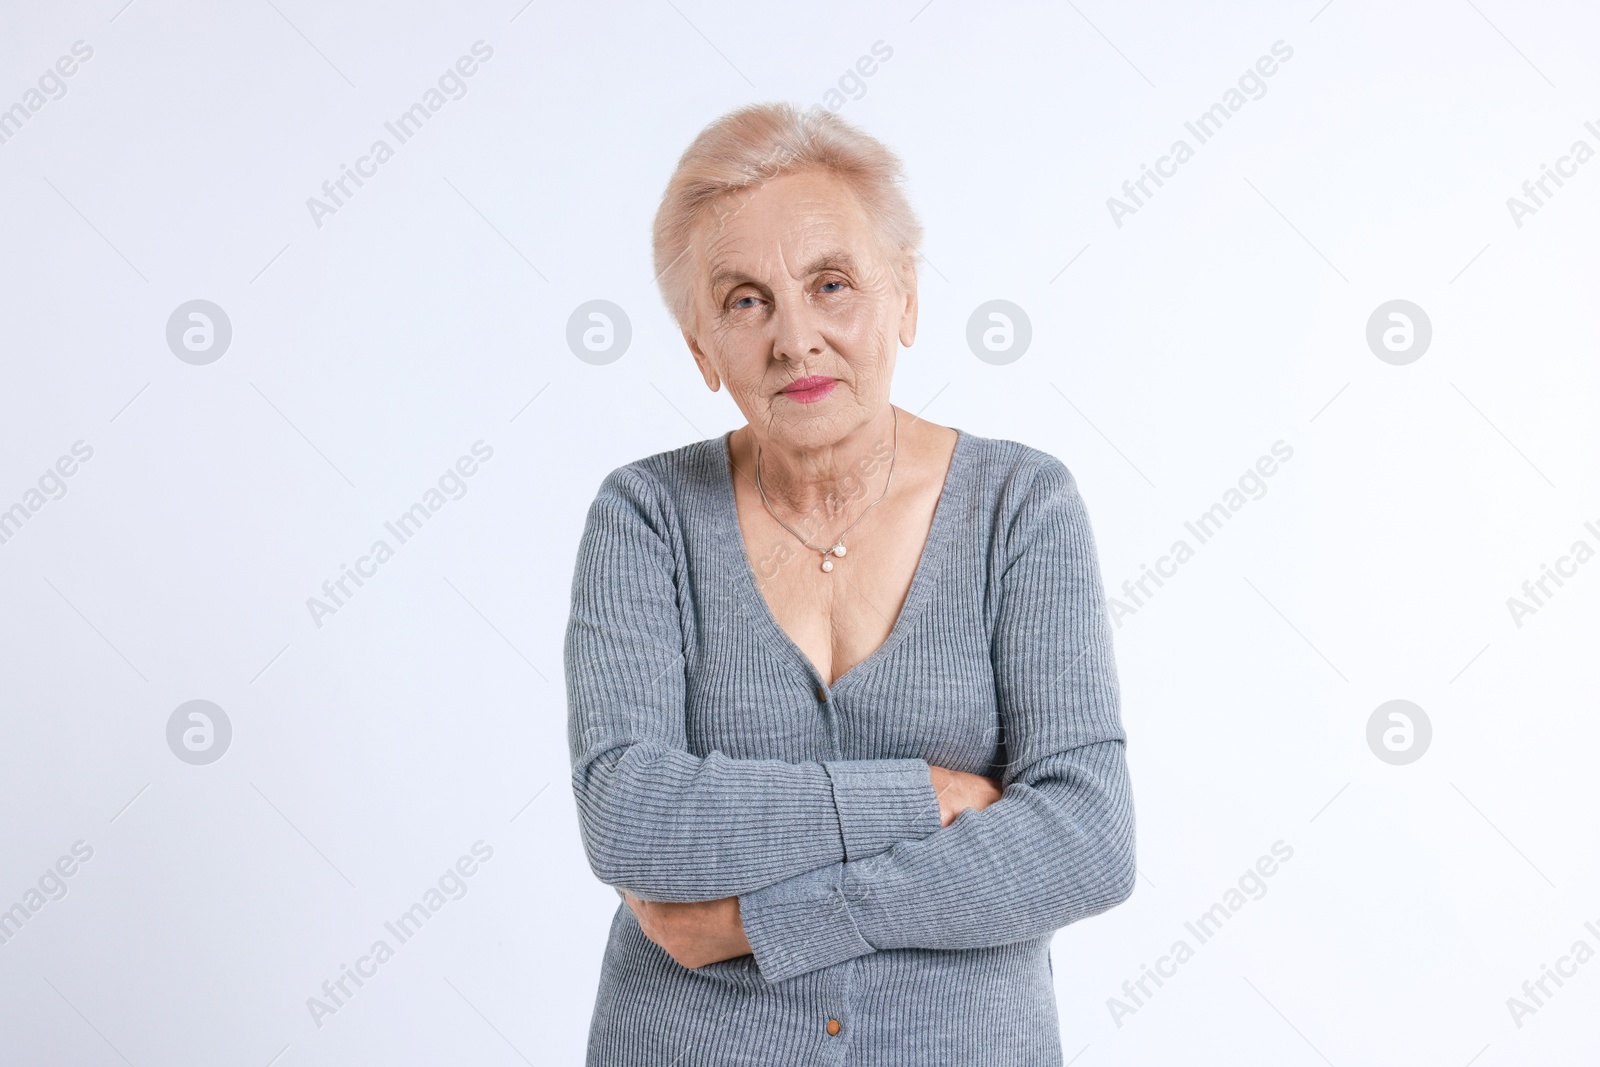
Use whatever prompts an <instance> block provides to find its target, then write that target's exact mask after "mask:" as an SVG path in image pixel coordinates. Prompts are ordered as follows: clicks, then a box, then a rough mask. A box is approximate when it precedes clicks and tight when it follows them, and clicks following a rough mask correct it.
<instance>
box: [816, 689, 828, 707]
mask: <svg viewBox="0 0 1600 1067" xmlns="http://www.w3.org/2000/svg"><path fill="white" fill-rule="evenodd" d="M817 700H818V701H820V702H821V703H823V704H826V703H827V702H828V691H827V690H826V689H824V688H822V686H820V685H819V686H817Z"/></svg>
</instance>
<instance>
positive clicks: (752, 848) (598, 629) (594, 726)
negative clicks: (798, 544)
mask: <svg viewBox="0 0 1600 1067" xmlns="http://www.w3.org/2000/svg"><path fill="white" fill-rule="evenodd" d="M663 497H664V493H663V491H662V490H661V489H660V487H659V483H657V482H656V481H655V480H654V479H653V478H652V477H650V475H649V474H647V473H645V472H642V471H639V470H637V469H635V468H629V467H621V468H618V469H617V470H615V471H613V472H612V473H611V474H610V475H608V476H607V478H606V479H605V481H604V482H603V483H602V484H601V487H600V491H599V493H598V495H597V496H596V498H595V501H594V503H593V504H592V505H591V507H590V509H589V514H588V518H587V520H586V523H585V527H584V532H583V536H582V538H581V540H580V544H579V549H578V559H577V566H576V568H575V571H574V573H573V579H572V612H571V615H570V617H569V620H568V624H567V631H566V642H565V649H564V666H565V673H566V683H567V702H568V727H567V732H568V743H569V748H570V751H571V756H572V787H573V792H574V794H575V795H576V798H577V808H578V818H579V828H580V831H581V835H582V839H583V844H584V848H585V851H586V852H587V854H588V858H589V864H590V867H591V868H592V869H593V871H594V873H595V875H596V877H598V878H599V879H600V880H601V881H602V882H605V883H606V884H608V885H612V886H620V887H622V888H626V889H628V890H630V891H632V892H633V893H634V894H635V895H636V896H638V897H640V898H642V899H645V900H662V901H696V900H715V899H719V898H722V897H729V896H737V895H738V894H740V893H742V892H745V891H747V890H750V889H754V888H757V887H759V886H764V885H771V884H773V883H774V882H780V881H782V880H785V879H787V878H790V877H793V876H795V875H798V874H801V873H803V872H806V871H810V870H814V869H816V868H818V867H822V866H825V865H827V864H831V863H835V862H843V861H847V860H856V859H866V858H868V857H871V856H874V855H877V854H878V853H880V852H882V851H883V850H884V849H886V848H888V847H890V846H891V845H893V844H895V843H896V842H899V841H907V840H913V839H915V838H918V837H925V836H927V835H929V834H931V833H933V832H934V831H935V830H938V829H939V801H938V797H937V796H936V795H935V793H934V790H933V784H932V782H931V780H930V778H929V769H928V764H927V762H926V761H925V760H921V759H886V760H833V761H824V762H815V761H813V762H802V763H789V762H786V761H783V760H741V759H732V758H730V757H728V756H727V755H725V754H724V753H722V752H718V751H712V752H710V753H708V754H707V755H705V756H703V757H702V756H696V755H694V754H692V753H691V752H690V751H689V750H688V745H687V736H686V725H685V711H684V709H685V701H686V693H687V687H686V682H685V653H686V650H687V647H688V646H687V645H686V643H685V635H684V633H683V625H682V622H681V615H680V613H679V590H678V588H677V584H676V581H675V579H674V575H675V574H676V573H679V568H678V567H677V566H676V565H675V546H674V540H673V538H672V536H671V524H670V522H669V521H668V517H667V511H666V504H665V502H664V500H663Z"/></svg>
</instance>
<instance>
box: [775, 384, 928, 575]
mask: <svg viewBox="0 0 1600 1067" xmlns="http://www.w3.org/2000/svg"><path fill="white" fill-rule="evenodd" d="M889 411H890V413H891V414H892V415H893V416H894V449H893V451H891V452H890V453H889V476H888V477H887V478H885V479H884V480H883V492H881V493H879V494H878V499H877V500H874V501H873V502H872V503H870V504H868V505H867V506H866V507H865V508H862V509H861V514H860V515H857V516H856V521H855V522H852V523H851V524H850V525H849V526H846V527H845V528H844V533H841V534H840V535H839V536H838V537H836V538H834V541H833V546H832V547H831V548H818V547H817V546H816V545H814V544H812V543H811V542H810V541H807V540H806V539H805V538H804V537H801V536H800V533H799V531H797V530H796V529H795V528H794V527H793V526H790V525H789V524H788V523H786V522H784V521H783V520H782V519H779V518H778V513H777V512H775V511H773V510H772V505H771V504H770V503H768V502H767V491H766V490H765V489H763V488H762V487H761V443H760V442H759V441H758V442H756V491H757V492H759V493H760V494H761V504H762V506H763V507H765V508H766V509H767V514H768V515H771V516H772V517H773V518H774V519H776V520H777V522H778V525H780V526H782V527H783V528H784V529H785V530H788V531H789V532H790V533H792V534H794V535H795V537H796V538H798V539H799V541H800V543H801V544H802V545H805V546H806V547H807V548H809V549H811V551H813V552H820V553H822V569H823V570H824V571H831V570H833V560H831V559H829V558H828V557H829V556H843V555H844V554H845V548H844V537H845V534H847V533H849V532H850V531H851V530H854V529H855V528H856V523H857V522H860V521H861V520H862V519H864V518H866V517H867V512H869V511H871V510H872V509H873V508H875V507H877V506H878V505H879V504H880V503H882V502H883V498H884V497H886V496H888V495H889V483H890V482H892V481H894V461H895V460H896V459H897V458H898V457H899V454H900V412H899V411H897V410H896V409H895V408H894V406H893V405H890V407H889Z"/></svg>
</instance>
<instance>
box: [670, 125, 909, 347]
mask: <svg viewBox="0 0 1600 1067" xmlns="http://www.w3.org/2000/svg"><path fill="white" fill-rule="evenodd" d="M813 168H814V169H818V170H823V171H826V172H828V173H831V174H834V175H836V176H838V177H839V178H841V179H842V180H843V181H844V182H845V184H846V185H848V186H849V188H850V189H851V191H852V192H854V193H855V195H856V198H857V200H858V201H860V203H861V206H862V208H863V209H864V210H865V211H866V214H867V217H868V218H869V219H870V220H871V222H872V224H873V226H874V228H875V230H876V231H877V238H878V243H879V247H880V250H881V251H882V252H883V254H884V255H885V258H886V261H887V262H889V263H892V264H895V265H896V266H898V258H899V254H901V253H904V252H905V251H911V252H915V251H916V250H917V249H918V248H919V247H920V246H921V244H922V224H921V223H920V222H918V221H917V216H916V212H915V211H913V210H912V208H911V202H910V201H909V200H908V199H906V195H905V191H904V189H903V188H902V186H903V183H904V181H905V177H904V174H903V172H902V168H901V165H900V160H899V158H898V157H897V156H896V155H895V154H894V153H893V152H891V151H889V149H888V147H887V146H885V145H884V144H883V142H882V141H879V140H878V139H877V138H875V137H873V136H871V135H870V134H867V133H863V132H862V131H861V130H859V129H857V128H856V127H854V126H852V125H850V124H849V123H848V122H846V121H845V120H843V119H841V118H840V117H839V116H837V115H835V114H834V113H833V112H831V111H827V110H825V109H823V108H821V107H813V108H811V109H810V110H809V111H803V112H802V111H801V110H800V109H798V108H796V107H794V106H793V105H791V104H786V103H773V104H751V105H748V106H746V107H741V108H739V109H737V110H735V111H730V112H729V113H728V114H726V115H724V116H722V117H721V118H719V119H717V120H716V121H715V122H713V123H711V125H709V126H707V127H706V128H705V129H704V130H701V131H700V135H699V136H698V137H696V138H695V139H694V141H693V142H692V143H691V144H690V145H689V147H688V148H687V149H685V150H684V153H683V155H682V156H681V157H679V159H678V166H677V169H676V170H674V171H673V172H672V179H671V180H670V181H668V182H667V189H666V192H665V193H663V194H662V197H661V206H660V207H659V208H657V209H656V218H655V225H654V227H653V233H652V237H653V243H654V252H655V269H656V281H657V282H658V283H659V284H660V286H661V295H662V296H663V297H664V298H665V299H666V302H667V307H668V308H669V309H670V310H671V311H672V316H673V318H675V319H676V320H677V321H678V325H679V326H680V327H683V328H685V329H692V328H693V325H694V296H695V294H694V285H695V281H696V279H695V277H694V267H695V262H696V261H695V257H694V256H692V255H689V254H688V253H689V250H690V245H691V242H693V241H694V240H695V239H696V237H697V234H696V228H697V227H698V226H699V224H700V222H701V221H702V220H703V219H704V218H706V217H707V216H709V215H710V213H711V212H710V208H711V206H712V205H713V204H714V203H715V202H716V201H717V200H718V199H719V198H721V197H723V196H724V195H726V194H728V193H734V192H738V191H740V190H746V189H749V190H754V189H757V188H759V187H760V186H761V185H763V184H764V183H766V182H768V181H771V180H772V179H773V178H776V177H778V176H779V175H781V174H792V173H795V172H797V171H802V170H807V169H813ZM912 269H913V270H914V269H915V266H914V263H913V267H912ZM896 277H897V278H898V271H896ZM901 281H902V284H903V283H904V282H905V281H906V279H901Z"/></svg>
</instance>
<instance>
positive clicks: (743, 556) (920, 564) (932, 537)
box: [712, 426, 970, 692]
mask: <svg viewBox="0 0 1600 1067" xmlns="http://www.w3.org/2000/svg"><path fill="white" fill-rule="evenodd" d="M950 428H951V429H952V430H954V431H955V432H956V444H955V448H954V450H953V451H952V452H951V455H950V467H949V469H948V470H946V471H945V476H944V484H943V485H942V486H940V488H939V499H938V501H937V502H935V504H934V506H933V519H932V521H931V522H930V524H929V526H928V536H927V539H926V540H925V541H924V542H923V545H922V554H921V555H920V556H919V557H918V558H917V566H916V569H915V570H914V571H912V574H911V586H910V588H908V589H907V590H906V597H905V601H904V602H903V603H902V604H901V605H900V613H899V614H898V615H897V616H895V620H894V625H893V626H892V627H890V629H889V636H887V637H885V638H884V639H883V643H882V644H880V645H879V646H878V647H877V648H875V649H873V650H872V652H871V654H870V655H868V656H867V657H866V658H865V659H863V660H861V662H859V663H857V664H856V665H855V666H853V667H851V668H850V669H849V670H847V671H845V672H844V673H843V674H841V675H839V677H838V680H837V681H835V682H833V684H831V685H830V684H829V683H828V681H827V680H826V679H825V678H823V677H822V672H821V671H820V670H818V669H817V665H816V664H815V663H813V662H812V661H811V657H810V656H808V655H806V653H805V650H804V649H802V648H801V647H800V646H799V645H798V644H796V643H795V640H794V638H792V637H790V636H789V631H787V630H785V629H784V628H783V626H782V625H780V624H779V622H778V619H777V616H775V615H773V613H772V606H771V605H770V604H768V603H767V598H766V597H765V596H764V595H762V592H761V588H760V585H759V584H758V582H757V581H756V574H755V569H754V568H753V567H751V565H750V553H749V551H748V550H747V549H746V548H745V543H744V528H743V527H742V526H740V524H739V499H738V496H737V494H736V492H735V490H734V484H733V460H732V458H731V457H730V455H729V451H728V439H729V438H730V437H731V436H733V431H732V430H729V431H727V432H725V433H724V434H723V435H722V436H721V437H717V438H713V439H712V440H714V441H716V442H717V443H718V444H719V445H720V446H721V447H719V448H718V449H717V453H718V458H719V459H720V463H719V464H718V466H719V467H720V468H721V471H720V473H721V476H722V477H721V487H720V488H721V494H720V495H721V501H722V507H721V509H720V513H719V518H721V520H722V525H723V528H724V529H723V536H722V537H721V538H719V539H718V540H719V543H721V544H723V545H730V546H732V547H731V549H730V551H731V552H732V553H733V555H734V556H735V557H736V559H735V560H733V561H730V563H729V566H730V567H732V568H733V569H734V573H735V574H736V576H737V579H738V580H737V581H736V582H735V583H734V584H736V585H738V586H740V587H741V590H742V591H743V593H744V595H745V596H746V597H748V598H753V599H754V600H755V604H754V608H755V611H754V614H755V617H756V618H757V619H758V620H762V621H763V622H764V624H765V626H766V628H767V630H768V636H769V637H771V638H773V639H774V640H776V642H777V643H778V645H779V647H784V646H787V648H788V650H789V655H790V658H791V659H793V660H795V661H796V664H797V665H798V666H799V667H800V668H801V669H802V670H803V671H805V673H806V675H807V677H809V678H811V679H813V680H814V681H815V683H816V684H817V685H819V686H822V687H823V688H824V689H825V690H826V691H828V692H837V691H838V690H839V689H840V688H841V687H842V686H843V685H844V684H845V683H846V682H848V681H850V680H851V679H852V678H854V677H856V676H857V675H861V674H865V673H867V671H868V669H869V668H871V667H873V666H875V665H876V664H877V663H878V662H879V661H880V660H882V659H883V658H884V657H886V656H887V655H888V654H889V653H890V652H891V651H893V649H894V646H895V645H897V644H899V643H900V641H901V640H902V639H903V638H904V637H905V635H906V631H907V628H908V626H909V625H910V624H909V623H908V621H907V620H908V618H909V617H910V616H912V615H914V614H915V613H916V612H917V611H919V610H920V609H921V608H922V605H923V602H924V601H926V600H927V599H928V597H929V595H930V592H929V588H928V587H929V583H930V582H931V581H932V578H930V577H929V572H931V571H932V570H933V569H934V567H936V566H937V565H938V563H939V560H940V558H942V557H943V556H944V554H945V549H946V546H947V544H948V542H949V540H950V532H951V531H950V524H951V523H953V522H954V521H955V519H954V518H953V517H952V513H953V512H954V511H955V505H953V504H951V503H950V498H951V496H952V494H954V493H959V492H961V491H962V489H963V488H964V485H965V482H964V481H963V478H964V474H965V471H964V468H963V464H964V463H965V461H966V456H967V452H968V451H969V449H970V442H969V440H968V438H969V437H970V435H969V434H968V433H967V432H966V431H964V430H962V429H961V428H960V427H959V426H952V427H950ZM808 551H809V550H808Z"/></svg>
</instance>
